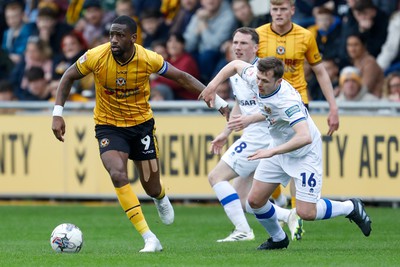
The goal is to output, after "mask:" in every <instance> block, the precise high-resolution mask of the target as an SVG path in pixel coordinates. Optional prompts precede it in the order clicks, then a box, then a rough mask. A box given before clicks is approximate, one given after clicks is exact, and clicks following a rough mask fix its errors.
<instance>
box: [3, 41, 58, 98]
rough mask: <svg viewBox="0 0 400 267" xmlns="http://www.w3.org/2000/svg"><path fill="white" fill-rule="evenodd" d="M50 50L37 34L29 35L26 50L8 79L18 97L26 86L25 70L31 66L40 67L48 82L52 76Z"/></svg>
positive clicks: (22, 93)
mask: <svg viewBox="0 0 400 267" xmlns="http://www.w3.org/2000/svg"><path fill="white" fill-rule="evenodd" d="M51 56H52V51H51V48H50V46H49V45H48V44H47V43H46V42H45V41H43V40H41V39H39V37H38V36H31V37H29V39H28V43H27V45H26V51H25V54H24V57H23V58H22V60H21V62H20V63H18V64H17V65H16V66H15V68H14V69H13V71H12V73H11V75H10V76H11V77H10V81H11V82H12V84H13V85H14V88H15V95H16V96H17V97H18V98H20V97H23V96H24V94H25V90H27V88H28V80H27V79H26V77H25V75H24V74H25V71H26V70H28V69H30V68H31V67H33V66H36V67H41V68H42V69H43V70H44V73H45V79H46V80H47V81H48V82H49V81H50V80H51V77H52V69H53V68H52V66H53V63H52V59H51Z"/></svg>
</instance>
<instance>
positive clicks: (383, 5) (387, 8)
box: [372, 0, 399, 17]
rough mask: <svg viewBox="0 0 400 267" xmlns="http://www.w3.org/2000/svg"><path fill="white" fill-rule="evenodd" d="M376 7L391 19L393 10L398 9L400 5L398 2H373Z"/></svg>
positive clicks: (382, 0)
mask: <svg viewBox="0 0 400 267" xmlns="http://www.w3.org/2000/svg"><path fill="white" fill-rule="evenodd" d="M372 1H373V2H374V5H375V6H378V7H379V9H380V10H382V11H383V12H384V13H385V14H386V16H388V17H390V16H391V15H392V14H393V10H396V9H397V6H398V5H399V1H398V0H372Z"/></svg>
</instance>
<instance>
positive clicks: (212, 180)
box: [208, 171, 220, 186]
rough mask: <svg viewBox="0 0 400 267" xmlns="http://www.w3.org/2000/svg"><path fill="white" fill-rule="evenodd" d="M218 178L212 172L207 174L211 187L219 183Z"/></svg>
mask: <svg viewBox="0 0 400 267" xmlns="http://www.w3.org/2000/svg"><path fill="white" fill-rule="evenodd" d="M218 177H219V176H218V175H217V173H216V172H214V171H211V172H210V173H209V174H208V182H209V183H210V185H211V186H214V185H215V184H216V183H218V182H220V180H219V178H218Z"/></svg>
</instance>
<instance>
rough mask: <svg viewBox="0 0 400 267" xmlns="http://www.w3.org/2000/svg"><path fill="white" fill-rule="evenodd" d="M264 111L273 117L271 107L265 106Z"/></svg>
mask: <svg viewBox="0 0 400 267" xmlns="http://www.w3.org/2000/svg"><path fill="white" fill-rule="evenodd" d="M264 111H265V113H267V114H268V115H271V114H272V110H271V108H270V107H267V106H264Z"/></svg>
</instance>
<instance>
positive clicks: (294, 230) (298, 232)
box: [287, 208, 304, 240]
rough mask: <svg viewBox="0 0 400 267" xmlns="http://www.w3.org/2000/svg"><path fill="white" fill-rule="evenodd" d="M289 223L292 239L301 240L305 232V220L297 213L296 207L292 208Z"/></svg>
mask: <svg viewBox="0 0 400 267" xmlns="http://www.w3.org/2000/svg"><path fill="white" fill-rule="evenodd" d="M287 225H288V227H289V230H290V235H291V238H292V240H300V239H301V237H302V236H303V233H304V229H303V220H302V219H301V218H300V217H299V216H298V215H297V213H296V208H293V209H291V211H290V214H289V218H288V222H287Z"/></svg>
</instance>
